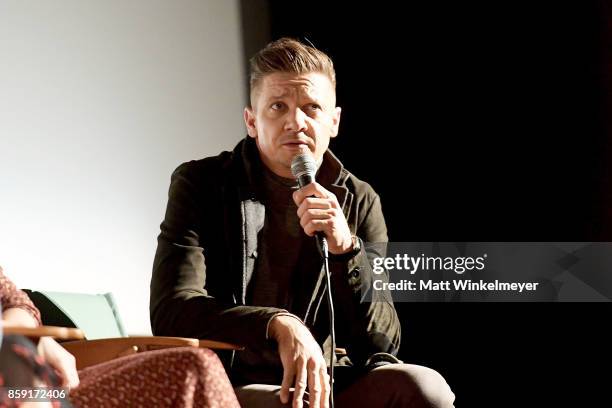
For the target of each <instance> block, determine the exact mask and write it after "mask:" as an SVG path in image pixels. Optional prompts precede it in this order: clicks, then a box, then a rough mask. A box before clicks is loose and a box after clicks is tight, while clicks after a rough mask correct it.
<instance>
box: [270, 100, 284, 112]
mask: <svg viewBox="0 0 612 408" xmlns="http://www.w3.org/2000/svg"><path fill="white" fill-rule="evenodd" d="M283 106H284V104H283V103H282V102H274V103H273V104H272V105H270V108H272V109H274V110H280V109H283Z"/></svg>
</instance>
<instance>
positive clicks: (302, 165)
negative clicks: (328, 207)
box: [291, 151, 336, 408]
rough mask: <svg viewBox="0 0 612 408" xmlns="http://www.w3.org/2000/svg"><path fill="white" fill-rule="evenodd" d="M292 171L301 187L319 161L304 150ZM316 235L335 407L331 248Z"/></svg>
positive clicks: (331, 403) (293, 162)
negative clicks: (321, 264) (324, 283)
mask: <svg viewBox="0 0 612 408" xmlns="http://www.w3.org/2000/svg"><path fill="white" fill-rule="evenodd" d="M291 173H292V174H293V176H294V177H295V178H296V180H297V182H298V184H299V185H300V188H302V187H304V186H305V185H307V184H310V183H312V182H313V181H314V180H315V174H317V163H316V162H315V160H314V157H312V155H311V154H310V153H309V152H307V151H303V152H302V153H300V154H298V155H296V156H295V157H294V158H293V160H291ZM315 237H316V239H317V246H318V247H319V251H320V252H321V255H322V256H323V266H324V269H325V278H326V281H327V290H326V291H325V292H326V293H327V304H328V306H329V307H328V312H329V333H330V337H331V353H330V355H329V387H330V392H329V406H330V408H334V354H335V350H336V331H335V328H334V327H335V324H334V302H333V299H332V289H331V275H330V273H329V262H328V257H329V248H328V246H327V239H325V234H323V233H322V232H320V231H318V232H317V233H316V234H315Z"/></svg>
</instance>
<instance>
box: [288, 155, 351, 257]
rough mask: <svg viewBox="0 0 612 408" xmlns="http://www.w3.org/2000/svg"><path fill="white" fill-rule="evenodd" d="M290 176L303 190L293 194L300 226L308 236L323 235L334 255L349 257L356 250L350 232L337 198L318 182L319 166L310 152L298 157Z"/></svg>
mask: <svg viewBox="0 0 612 408" xmlns="http://www.w3.org/2000/svg"><path fill="white" fill-rule="evenodd" d="M291 172H292V173H293V175H294V176H295V178H296V179H297V181H298V183H299V185H300V189H299V190H298V191H296V192H294V193H293V201H294V202H295V204H296V205H297V207H298V210H297V215H298V217H299V218H300V225H301V226H302V228H303V229H304V232H305V233H306V235H308V236H311V237H312V236H315V235H317V233H321V234H322V235H323V236H324V237H325V238H326V239H327V243H328V246H329V252H331V253H332V254H334V255H340V254H344V253H347V252H349V251H351V250H352V248H353V240H352V236H351V231H350V229H349V226H348V224H347V222H346V218H345V217H344V213H343V212H342V208H340V204H339V203H338V200H337V198H336V196H335V195H334V194H333V193H332V192H331V191H328V190H326V189H325V188H323V186H321V185H320V184H319V183H317V182H316V181H315V174H316V172H317V165H316V162H315V160H314V158H313V157H312V155H311V154H310V153H309V152H308V151H303V152H302V153H300V154H298V155H296V156H295V157H294V158H293V160H292V162H291Z"/></svg>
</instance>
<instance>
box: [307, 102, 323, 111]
mask: <svg viewBox="0 0 612 408" xmlns="http://www.w3.org/2000/svg"><path fill="white" fill-rule="evenodd" d="M308 106H309V109H310V110H321V105H318V104H316V103H311V104H310V105H308Z"/></svg>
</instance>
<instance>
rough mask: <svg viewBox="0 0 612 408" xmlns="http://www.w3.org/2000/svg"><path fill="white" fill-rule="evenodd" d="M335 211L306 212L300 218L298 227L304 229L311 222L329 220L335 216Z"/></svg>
mask: <svg viewBox="0 0 612 408" xmlns="http://www.w3.org/2000/svg"><path fill="white" fill-rule="evenodd" d="M334 211H335V210H308V212H306V213H305V214H304V215H303V216H302V217H301V218H300V225H301V226H302V228H304V227H305V226H306V225H307V224H308V223H309V222H310V221H312V220H329V219H332V218H333V217H334V216H335V212H334Z"/></svg>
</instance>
